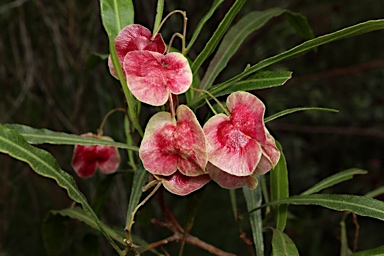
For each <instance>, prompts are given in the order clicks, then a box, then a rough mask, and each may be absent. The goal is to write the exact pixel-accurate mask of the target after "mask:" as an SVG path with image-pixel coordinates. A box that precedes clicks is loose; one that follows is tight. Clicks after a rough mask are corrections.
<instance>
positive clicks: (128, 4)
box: [100, 0, 135, 39]
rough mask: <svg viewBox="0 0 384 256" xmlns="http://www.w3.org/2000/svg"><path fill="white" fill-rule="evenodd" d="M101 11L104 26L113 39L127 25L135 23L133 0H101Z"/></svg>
mask: <svg viewBox="0 0 384 256" xmlns="http://www.w3.org/2000/svg"><path fill="white" fill-rule="evenodd" d="M100 12H101V19H102V21H103V25H104V28H105V30H106V31H107V34H108V37H110V38H112V39H114V38H115V37H116V36H117V34H118V33H119V32H120V30H122V29H123V28H124V27H125V26H127V25H129V24H133V23H134V15H135V11H134V9H133V3H132V0H100Z"/></svg>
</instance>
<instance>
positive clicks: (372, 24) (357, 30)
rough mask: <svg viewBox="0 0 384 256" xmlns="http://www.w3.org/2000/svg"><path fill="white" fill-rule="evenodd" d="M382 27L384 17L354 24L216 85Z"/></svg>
mask: <svg viewBox="0 0 384 256" xmlns="http://www.w3.org/2000/svg"><path fill="white" fill-rule="evenodd" d="M381 29H384V19H381V20H370V21H366V22H363V23H360V24H357V25H353V26H350V27H347V28H344V29H341V30H338V31H336V32H333V33H330V34H326V35H323V36H319V37H316V38H314V39H311V40H308V41H306V42H304V43H302V44H300V45H298V46H295V47H293V48H292V49H290V50H287V51H285V52H282V53H280V54H278V55H275V56H272V57H270V58H267V59H264V60H262V61H260V62H258V63H257V64H255V65H253V66H251V67H250V68H248V69H246V70H244V71H243V72H242V73H240V74H238V75H236V76H235V77H233V78H231V79H229V80H227V81H225V82H224V83H221V84H219V85H217V86H216V87H220V90H224V89H226V88H228V87H230V86H232V85H233V84H235V83H237V82H238V81H240V80H242V79H244V78H246V77H248V76H249V75H251V74H253V73H255V72H257V71H259V70H261V69H263V68H266V67H268V66H271V65H273V64H275V63H278V62H280V61H283V60H286V59H289V58H293V57H296V56H300V55H303V54H305V53H307V52H308V51H310V50H312V49H315V48H317V47H319V46H321V45H324V44H328V43H331V42H334V41H337V40H341V39H345V38H348V37H352V36H357V35H361V34H365V33H368V32H372V31H376V30H381ZM203 100H204V98H203V97H202V96H199V97H197V98H195V99H194V100H193V101H191V102H190V104H189V106H190V107H192V108H195V107H196V106H200V105H199V104H201V101H203Z"/></svg>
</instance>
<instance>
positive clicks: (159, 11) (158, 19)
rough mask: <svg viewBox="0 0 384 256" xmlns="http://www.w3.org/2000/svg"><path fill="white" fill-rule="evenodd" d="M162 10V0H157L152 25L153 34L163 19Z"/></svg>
mask: <svg viewBox="0 0 384 256" xmlns="http://www.w3.org/2000/svg"><path fill="white" fill-rule="evenodd" d="M163 11H164V0H158V1H157V8H156V18H155V24H154V26H153V34H154V33H155V32H156V30H157V28H158V27H159V25H160V23H161V20H162V19H163Z"/></svg>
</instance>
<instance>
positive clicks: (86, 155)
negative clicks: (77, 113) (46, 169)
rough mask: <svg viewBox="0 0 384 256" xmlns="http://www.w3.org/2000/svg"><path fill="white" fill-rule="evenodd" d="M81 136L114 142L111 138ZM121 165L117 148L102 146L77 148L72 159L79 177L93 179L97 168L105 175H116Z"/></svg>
mask: <svg viewBox="0 0 384 256" xmlns="http://www.w3.org/2000/svg"><path fill="white" fill-rule="evenodd" d="M81 136H84V137H90V138H100V139H102V140H111V141H113V140H112V139H111V138H110V137H107V136H101V137H98V136H97V135H95V134H92V133H86V134H82V135H81ZM119 164H120V154H119V151H118V149H117V148H115V147H112V146H101V145H93V146H82V145H76V146H75V149H74V152H73V157H72V167H73V169H74V170H75V171H76V173H77V175H79V177H82V178H88V177H91V176H92V175H93V174H95V172H96V170H97V168H99V169H100V171H101V172H103V173H105V174H110V173H114V172H115V171H116V170H117V168H118V167H119Z"/></svg>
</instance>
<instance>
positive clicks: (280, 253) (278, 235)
mask: <svg viewBox="0 0 384 256" xmlns="http://www.w3.org/2000/svg"><path fill="white" fill-rule="evenodd" d="M270 229H272V232H273V236H272V255H273V256H299V251H298V250H297V248H296V245H295V244H294V243H293V241H292V240H291V238H289V236H288V235H287V234H285V233H284V232H282V231H280V230H278V229H274V228H270Z"/></svg>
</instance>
